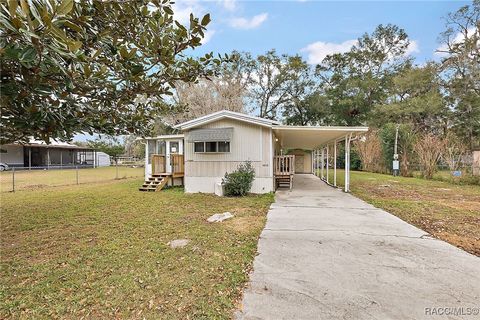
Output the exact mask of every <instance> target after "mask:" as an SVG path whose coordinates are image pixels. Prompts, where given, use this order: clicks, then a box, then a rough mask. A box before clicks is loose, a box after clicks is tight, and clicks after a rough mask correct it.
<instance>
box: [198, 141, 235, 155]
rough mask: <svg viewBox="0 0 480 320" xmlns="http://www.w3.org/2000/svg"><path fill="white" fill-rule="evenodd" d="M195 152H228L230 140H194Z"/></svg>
mask: <svg viewBox="0 0 480 320" xmlns="http://www.w3.org/2000/svg"><path fill="white" fill-rule="evenodd" d="M194 151H195V152H205V153H225V152H230V141H196V142H194Z"/></svg>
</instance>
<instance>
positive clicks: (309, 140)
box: [273, 126, 368, 150]
mask: <svg viewBox="0 0 480 320" xmlns="http://www.w3.org/2000/svg"><path fill="white" fill-rule="evenodd" d="M367 131H368V127H328V126H325V127H314V126H311V127H304V126H274V127H273V132H274V133H275V136H276V137H277V139H278V140H279V142H280V144H281V146H282V148H286V149H307V150H313V149H316V148H318V147H320V146H322V145H325V144H328V143H332V142H334V141H337V142H338V141H342V140H345V138H346V137H347V136H349V135H350V134H352V135H355V134H360V133H362V132H367Z"/></svg>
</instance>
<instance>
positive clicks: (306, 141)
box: [273, 125, 368, 192]
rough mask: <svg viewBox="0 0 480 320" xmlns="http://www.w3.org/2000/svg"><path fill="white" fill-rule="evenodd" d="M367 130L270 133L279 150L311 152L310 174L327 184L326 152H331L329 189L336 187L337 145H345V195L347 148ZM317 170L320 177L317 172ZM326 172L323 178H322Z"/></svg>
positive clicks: (347, 187) (283, 129)
mask: <svg viewBox="0 0 480 320" xmlns="http://www.w3.org/2000/svg"><path fill="white" fill-rule="evenodd" d="M367 131H368V127H333V126H310V127H309V126H282V125H277V126H274V127H273V133H274V135H275V137H276V139H277V140H278V142H277V143H278V144H279V145H280V147H281V149H306V150H312V172H313V173H314V174H315V175H320V178H321V179H322V180H325V181H326V182H327V183H328V184H330V181H329V180H328V179H329V178H328V170H329V167H330V165H331V164H330V162H329V161H330V160H329V159H330V158H331V156H330V154H329V152H330V149H333V165H332V166H333V170H334V174H333V185H334V186H337V145H338V144H339V143H341V142H344V143H345V192H348V191H349V190H350V145H351V141H352V140H353V139H355V138H356V136H357V135H358V134H361V133H363V132H367ZM317 168H320V173H318V172H317ZM324 168H325V169H326V176H325V175H324Z"/></svg>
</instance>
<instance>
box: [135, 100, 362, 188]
mask: <svg viewBox="0 0 480 320" xmlns="http://www.w3.org/2000/svg"><path fill="white" fill-rule="evenodd" d="M175 128H176V129H178V131H179V132H180V134H175V135H163V136H158V137H149V138H145V141H146V148H145V150H146V151H145V180H146V182H145V184H144V185H143V186H142V187H141V188H140V190H145V191H149V190H152V191H158V190H160V189H161V188H162V187H163V186H164V185H166V184H167V183H168V184H173V185H180V184H183V185H184V187H185V192H204V193H214V192H215V191H216V188H219V187H220V183H221V181H222V178H223V177H224V175H225V173H226V172H232V171H234V170H235V169H236V168H237V167H238V165H239V164H241V163H244V162H245V161H250V162H251V163H252V165H253V167H254V168H255V180H254V182H253V185H252V189H251V192H253V193H266V192H271V191H274V190H275V189H276V187H277V186H278V185H279V184H281V183H283V182H287V183H288V184H289V185H290V187H291V181H292V175H293V174H295V173H303V174H313V173H316V170H317V168H325V169H328V168H329V167H331V168H332V169H335V168H336V167H337V166H336V165H335V166H334V167H335V168H334V167H332V164H333V163H330V164H328V159H330V158H331V156H332V154H331V155H330V157H329V156H327V154H326V153H327V152H328V151H327V150H330V149H332V152H335V154H336V151H337V150H336V149H337V144H339V143H341V142H345V148H344V149H345V151H346V159H347V161H346V162H345V163H346V167H345V169H346V170H345V174H346V177H347V175H348V174H349V150H350V140H351V139H352V137H353V135H355V134H357V133H361V132H366V131H367V130H368V128H367V127H327V126H324V127H320V126H286V125H282V124H280V123H279V122H277V121H274V120H269V119H263V118H258V117H253V116H250V115H246V114H242V113H237V112H232V111H226V110H223V111H219V112H215V113H212V114H209V115H206V116H203V117H199V118H197V119H193V120H190V121H187V122H184V123H181V124H178V125H176V126H175ZM326 146H331V148H329V149H326ZM322 154H323V156H322ZM336 158H337V157H336V156H335V159H336ZM334 184H336V181H334ZM345 190H346V191H348V178H347V185H346V188H345Z"/></svg>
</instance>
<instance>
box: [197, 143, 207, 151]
mask: <svg viewBox="0 0 480 320" xmlns="http://www.w3.org/2000/svg"><path fill="white" fill-rule="evenodd" d="M195 152H205V144H204V142H195Z"/></svg>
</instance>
